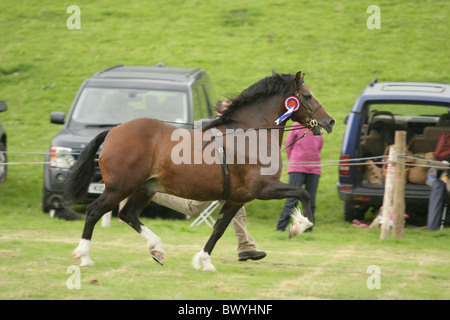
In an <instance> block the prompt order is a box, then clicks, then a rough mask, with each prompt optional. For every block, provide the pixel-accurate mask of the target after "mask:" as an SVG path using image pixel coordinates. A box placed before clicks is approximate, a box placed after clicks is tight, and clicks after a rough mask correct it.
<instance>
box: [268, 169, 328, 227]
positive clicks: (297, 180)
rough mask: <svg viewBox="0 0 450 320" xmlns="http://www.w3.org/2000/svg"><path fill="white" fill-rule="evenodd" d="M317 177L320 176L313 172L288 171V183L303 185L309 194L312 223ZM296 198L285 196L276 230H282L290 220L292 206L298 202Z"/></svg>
mask: <svg viewBox="0 0 450 320" xmlns="http://www.w3.org/2000/svg"><path fill="white" fill-rule="evenodd" d="M319 178H320V176H319V175H317V174H313V173H303V172H290V173H289V184H290V185H293V186H297V187H303V185H305V189H306V191H308V192H309V194H310V196H311V210H312V213H313V221H312V223H314V211H315V210H316V192H317V187H318V186H319ZM298 201H299V200H298V199H296V198H287V199H286V202H285V204H284V208H283V211H282V212H281V216H280V218H279V219H278V223H277V230H279V231H284V230H285V229H286V226H287V225H288V224H289V221H290V220H291V213H292V210H293V209H294V207H296V206H297V204H298Z"/></svg>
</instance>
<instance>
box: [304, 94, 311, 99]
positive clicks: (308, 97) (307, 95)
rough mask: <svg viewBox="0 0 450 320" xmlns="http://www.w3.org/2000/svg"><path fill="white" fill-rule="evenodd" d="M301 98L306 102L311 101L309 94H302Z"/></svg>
mask: <svg viewBox="0 0 450 320" xmlns="http://www.w3.org/2000/svg"><path fill="white" fill-rule="evenodd" d="M303 97H304V98H305V99H306V100H311V95H310V94H304V95H303Z"/></svg>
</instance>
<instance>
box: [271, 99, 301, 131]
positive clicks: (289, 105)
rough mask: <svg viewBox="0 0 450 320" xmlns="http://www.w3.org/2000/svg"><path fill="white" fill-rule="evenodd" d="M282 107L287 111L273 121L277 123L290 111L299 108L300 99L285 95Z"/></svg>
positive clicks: (288, 114) (287, 115)
mask: <svg viewBox="0 0 450 320" xmlns="http://www.w3.org/2000/svg"><path fill="white" fill-rule="evenodd" d="M284 107H285V108H286V110H287V111H286V112H285V113H284V114H283V115H282V116H281V117H279V118H278V119H277V120H275V123H276V124H277V125H278V124H280V123H281V122H283V121H284V120H286V119H287V118H289V117H290V116H291V115H292V113H294V112H295V111H297V110H298V109H300V100H298V98H297V97H296V96H290V97H287V98H286V100H284Z"/></svg>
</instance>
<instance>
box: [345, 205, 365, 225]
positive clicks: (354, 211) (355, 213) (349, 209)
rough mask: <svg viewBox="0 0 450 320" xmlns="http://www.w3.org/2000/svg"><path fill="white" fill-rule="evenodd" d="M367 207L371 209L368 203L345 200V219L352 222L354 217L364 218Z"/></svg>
mask: <svg viewBox="0 0 450 320" xmlns="http://www.w3.org/2000/svg"><path fill="white" fill-rule="evenodd" d="M367 209H369V206H368V205H367V204H364V203H361V202H354V201H345V202H344V219H345V221H348V222H352V221H353V220H354V219H358V220H363V219H364V215H365V213H366V211H367Z"/></svg>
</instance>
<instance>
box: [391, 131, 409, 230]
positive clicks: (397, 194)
mask: <svg viewBox="0 0 450 320" xmlns="http://www.w3.org/2000/svg"><path fill="white" fill-rule="evenodd" d="M395 149H396V151H397V155H403V156H405V155H406V131H395ZM395 161H396V162H397V166H396V167H397V168H396V170H395V176H396V177H395V182H394V200H393V204H392V206H393V221H394V224H393V226H392V238H403V237H404V236H405V229H404V227H405V162H406V159H405V158H404V157H398V156H397V157H396V159H395Z"/></svg>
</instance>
